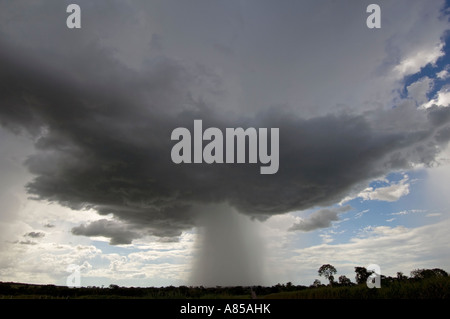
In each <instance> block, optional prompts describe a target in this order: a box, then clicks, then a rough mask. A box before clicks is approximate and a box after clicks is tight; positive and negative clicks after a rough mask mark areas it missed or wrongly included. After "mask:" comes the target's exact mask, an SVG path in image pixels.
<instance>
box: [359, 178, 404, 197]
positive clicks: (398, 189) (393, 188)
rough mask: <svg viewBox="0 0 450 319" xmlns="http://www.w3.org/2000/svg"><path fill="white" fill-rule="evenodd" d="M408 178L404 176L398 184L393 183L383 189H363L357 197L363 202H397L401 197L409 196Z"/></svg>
mask: <svg viewBox="0 0 450 319" xmlns="http://www.w3.org/2000/svg"><path fill="white" fill-rule="evenodd" d="M407 182H408V176H407V175H405V176H404V177H403V179H402V180H401V181H399V182H396V183H395V182H394V183H392V184H391V185H389V186H384V187H378V188H374V187H368V188H366V189H364V190H363V191H362V192H361V193H359V194H358V196H357V197H359V198H362V199H363V200H380V201H386V202H395V201H398V200H399V199H400V198H401V197H403V196H406V195H408V194H409V183H407Z"/></svg>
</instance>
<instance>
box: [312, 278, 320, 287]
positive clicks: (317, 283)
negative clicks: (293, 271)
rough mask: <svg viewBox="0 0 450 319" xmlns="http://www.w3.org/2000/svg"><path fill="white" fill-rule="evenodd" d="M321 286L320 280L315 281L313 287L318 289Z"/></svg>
mask: <svg viewBox="0 0 450 319" xmlns="http://www.w3.org/2000/svg"><path fill="white" fill-rule="evenodd" d="M320 285H322V283H321V282H320V280H319V279H315V280H314V282H313V284H312V285H311V286H312V287H315V288H317V287H320Z"/></svg>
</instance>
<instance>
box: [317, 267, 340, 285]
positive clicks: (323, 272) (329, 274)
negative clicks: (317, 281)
mask: <svg viewBox="0 0 450 319" xmlns="http://www.w3.org/2000/svg"><path fill="white" fill-rule="evenodd" d="M336 272H337V270H336V268H334V266H332V265H330V264H326V265H322V266H320V268H319V270H318V273H319V276H324V277H325V278H326V279H328V281H329V282H330V286H333V281H334V276H333V275H334V274H336Z"/></svg>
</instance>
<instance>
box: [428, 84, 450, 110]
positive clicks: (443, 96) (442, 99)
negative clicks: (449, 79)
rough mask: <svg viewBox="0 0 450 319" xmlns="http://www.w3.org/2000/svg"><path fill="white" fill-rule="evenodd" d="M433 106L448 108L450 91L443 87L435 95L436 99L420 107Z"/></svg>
mask: <svg viewBox="0 0 450 319" xmlns="http://www.w3.org/2000/svg"><path fill="white" fill-rule="evenodd" d="M433 105H437V106H448V105H450V89H449V87H444V88H443V89H441V90H440V91H439V92H438V93H437V97H436V98H434V99H431V100H430V101H428V102H427V103H425V104H423V105H422V107H424V108H428V107H431V106H433Z"/></svg>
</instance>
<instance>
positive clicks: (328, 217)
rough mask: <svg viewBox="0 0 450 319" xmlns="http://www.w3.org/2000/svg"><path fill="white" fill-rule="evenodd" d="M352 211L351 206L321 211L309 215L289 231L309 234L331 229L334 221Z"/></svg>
mask: <svg viewBox="0 0 450 319" xmlns="http://www.w3.org/2000/svg"><path fill="white" fill-rule="evenodd" d="M350 209H351V207H350V206H343V207H337V208H324V209H319V210H317V211H315V212H314V213H312V214H311V215H309V216H308V218H306V219H303V220H301V221H300V222H298V223H295V224H294V225H292V226H291V227H290V228H289V230H290V231H297V230H300V231H305V232H308V231H312V230H316V229H319V228H327V227H330V226H331V223H332V222H333V221H337V220H339V214H341V213H345V212H347V211H349V210H350Z"/></svg>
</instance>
